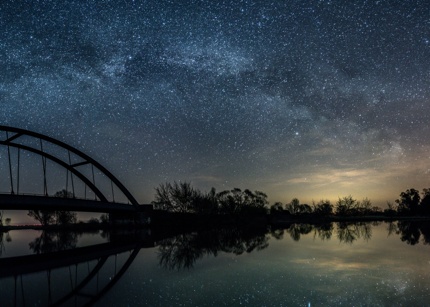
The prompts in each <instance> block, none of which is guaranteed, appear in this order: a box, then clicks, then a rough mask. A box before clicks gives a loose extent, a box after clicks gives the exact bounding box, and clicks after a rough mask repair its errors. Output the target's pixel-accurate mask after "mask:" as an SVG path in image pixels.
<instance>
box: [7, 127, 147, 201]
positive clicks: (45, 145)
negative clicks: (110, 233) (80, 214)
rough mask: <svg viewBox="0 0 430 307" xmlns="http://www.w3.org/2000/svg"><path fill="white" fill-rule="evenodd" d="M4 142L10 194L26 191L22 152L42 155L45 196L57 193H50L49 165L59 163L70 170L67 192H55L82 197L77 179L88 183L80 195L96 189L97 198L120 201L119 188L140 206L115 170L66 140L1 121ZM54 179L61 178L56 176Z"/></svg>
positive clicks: (125, 195) (66, 186) (66, 184)
mask: <svg viewBox="0 0 430 307" xmlns="http://www.w3.org/2000/svg"><path fill="white" fill-rule="evenodd" d="M2 146H3V147H4V148H5V149H4V150H3V152H2V153H3V155H4V158H6V163H5V164H6V169H7V170H5V171H6V174H3V177H9V180H8V181H9V183H8V185H9V191H8V192H6V193H7V194H10V195H24V194H25V192H23V191H22V178H21V177H22V172H23V170H22V169H21V168H23V167H22V156H23V155H24V154H26V155H29V154H30V155H35V156H38V157H39V159H40V160H39V163H40V164H41V166H42V167H41V170H40V171H41V172H42V173H43V176H42V177H43V192H42V193H41V196H43V197H49V196H53V195H49V190H48V185H49V183H48V167H49V165H51V164H55V165H57V167H58V166H59V168H60V169H63V170H65V171H66V178H65V179H66V180H65V188H63V190H62V194H63V195H61V193H60V195H58V194H57V195H55V196H57V197H58V196H64V197H65V198H72V199H76V198H79V197H78V196H77V193H76V190H77V189H76V185H77V182H80V184H81V185H82V184H83V186H84V197H80V198H83V199H88V195H90V192H92V194H93V195H94V199H93V201H94V200H95V201H101V202H104V203H116V198H115V197H116V195H115V191H117V194H118V191H119V192H120V194H122V195H121V197H122V198H124V197H125V199H126V201H127V202H128V203H129V204H131V205H132V206H134V207H135V208H136V209H137V208H138V206H139V204H138V202H137V200H136V199H135V198H134V197H133V195H132V194H131V193H130V192H129V191H128V190H127V189H126V187H125V186H124V185H123V184H122V183H121V182H120V181H119V180H118V179H117V178H116V177H115V176H114V175H113V174H112V173H111V172H109V171H108V170H107V169H106V168H105V167H103V166H102V165H101V164H100V163H98V162H97V161H96V160H94V159H93V158H91V157H90V156H88V155H86V154H85V153H83V152H81V151H80V150H78V149H76V148H74V147H72V146H70V145H68V144H66V143H64V142H61V141H59V140H56V139H54V138H52V137H49V136H46V135H43V134H40V133H36V132H33V131H29V130H24V129H19V128H14V127H8V126H2V125H0V147H2ZM0 156H1V155H0ZM48 161H49V163H48ZM3 172H4V170H3ZM96 174H97V178H99V177H100V175H101V176H102V177H103V178H104V179H103V180H101V181H104V182H105V183H106V182H109V185H110V189H109V190H110V191H108V192H106V187H105V186H106V184H104V188H102V187H101V185H102V184H101V183H99V182H98V181H99V180H97V181H96ZM4 175H6V176H4ZM53 180H59V179H57V178H54V179H53ZM87 191H88V193H87Z"/></svg>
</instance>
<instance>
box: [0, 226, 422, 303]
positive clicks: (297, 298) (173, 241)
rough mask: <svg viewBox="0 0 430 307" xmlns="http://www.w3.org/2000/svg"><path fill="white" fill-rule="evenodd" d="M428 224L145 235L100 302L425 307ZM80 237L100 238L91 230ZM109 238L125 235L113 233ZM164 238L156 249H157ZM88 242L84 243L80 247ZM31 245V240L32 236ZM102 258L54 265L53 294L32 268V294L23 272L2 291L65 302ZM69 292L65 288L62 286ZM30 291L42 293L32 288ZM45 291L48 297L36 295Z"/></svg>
mask: <svg viewBox="0 0 430 307" xmlns="http://www.w3.org/2000/svg"><path fill="white" fill-rule="evenodd" d="M427 228H429V227H428V226H427V225H426V223H425V222H420V223H419V224H410V223H408V222H401V223H399V224H397V223H391V224H389V223H374V224H372V223H355V224H353V223H350V224H345V223H344V224H326V225H319V226H311V225H299V224H295V225H294V224H293V225H290V226H289V227H288V228H287V229H272V230H271V231H266V229H260V228H254V229H253V230H252V231H249V230H247V231H245V230H243V229H234V230H225V229H218V230H216V231H206V232H199V233H197V232H194V233H188V234H181V235H179V236H175V237H173V238H163V237H161V238H160V237H157V238H154V236H153V235H149V234H148V233H145V234H144V237H145V239H144V240H143V241H144V244H143V245H142V241H141V242H140V243H141V245H140V246H139V248H140V251H139V252H138V254H137V257H136V258H134V259H132V262H131V265H130V266H129V267H127V269H126V270H125V271H124V272H123V275H121V276H120V277H119V278H117V279H118V280H117V282H115V283H114V284H113V285H112V286H111V287H110V288H109V291H105V293H103V295H101V296H100V298H99V299H98V300H97V301H96V303H95V304H96V305H98V306H106V305H119V306H131V305H133V306H183V305H190V306H220V305H221V306H236V305H240V304H243V305H248V306H262V305H266V306H309V305H311V306H333V305H347V306H349V305H371V306H405V305H415V306H417V305H419V306H425V305H428V304H429V303H428V302H430V291H429V288H430V278H429V277H430V276H429V275H430V274H429V271H430V246H429V245H427V243H426V242H428V241H429V240H428V239H429V238H430V236H428V234H429V233H430V232H429V231H428V230H427ZM92 236H93V237H92V239H91V240H90V241H91V242H93V241H94V234H92ZM11 237H12V241H11V242H5V241H4V242H3V244H4V252H3V257H4V256H5V255H6V254H7V255H8V257H10V256H9V255H13V254H14V253H13V252H11V251H10V252H9V251H8V249H11V248H12V246H13V245H12V243H13V242H14V240H15V238H20V239H19V241H20V244H21V241H23V239H22V238H21V237H20V236H15V235H14V232H12V233H11ZM126 237H128V238H129V239H130V236H126ZM138 237H140V238H141V237H142V236H141V235H140V236H138ZM79 238H80V240H82V239H83V240H87V242H90V241H88V238H87V237H86V235H81V236H80V237H79ZM99 239H100V241H99V242H98V243H101V242H107V239H106V236H105V237H104V238H103V237H101V236H100V238H99ZM17 240H18V239H17ZM109 240H110V241H115V240H113V239H112V237H109ZM116 240H117V242H116V243H115V246H116V247H117V246H120V244H118V241H119V242H121V244H125V243H126V242H124V240H123V239H121V238H119V239H116ZM154 240H155V241H154ZM31 241H34V238H33V240H31ZM96 241H97V240H96ZM138 241H139V240H138ZM154 243H155V244H156V246H154V247H151V244H154ZM79 244H81V243H80V241H79V240H78V241H77V242H76V245H79ZM24 245H25V244H24ZM26 245H27V247H28V246H29V242H28V241H27V243H26ZM62 246H67V244H66V245H62ZM142 246H143V247H142ZM131 254H132V250H128V251H121V252H118V253H116V254H114V255H112V256H110V257H109V258H107V260H106V263H105V264H104V266H103V269H101V270H100V271H99V272H98V273H97V274H98V277H97V278H98V279H97V280H96V279H95V280H94V282H93V284H92V285H89V286H88V289H86V291H89V290H91V291H93V292H91V293H98V292H97V291H99V292H100V289H103V287H104V285H106V283H109V281H110V280H112V279H115V276H116V273H117V272H118V271H120V270H121V267H123V265H124V263H126V262H127V261H128V259H130V255H131ZM98 259H100V258H98ZM97 261H99V260H97V259H95V260H91V261H87V262H86V263H82V264H79V265H72V266H68V267H64V268H62V269H55V270H54V269H53V270H51V273H50V274H51V277H52V276H54V273H55V283H54V282H53V279H54V277H52V280H51V289H50V290H49V291H48V290H47V289H48V284H47V282H46V280H47V272H46V271H44V272H40V273H32V274H28V275H23V277H22V279H23V281H24V283H23V285H24V287H23V291H21V290H20V289H21V286H20V278H21V277H18V278H16V279H15V277H11V276H9V277H4V278H3V277H2V278H1V279H0V292H1V293H0V295H1V297H2V298H6V297H7V298H8V302H10V303H11V304H12V305H13V303H14V302H15V301H14V300H16V298H17V297H19V295H18V296H17V295H16V293H18V294H20V293H21V292H22V293H24V295H21V297H19V299H18V300H16V301H17V302H18V305H20V304H22V303H23V302H24V301H25V302H26V303H27V304H30V305H33V303H34V301H35V300H38V302H39V303H34V304H35V305H41V306H43V305H46V302H48V303H49V302H51V303H55V302H56V299H57V298H58V297H61V295H63V296H64V295H67V294H66V292H67V291H66V290H67V287H69V288H70V289H72V288H73V287H72V286H73V284H74V283H75V284H77V283H78V282H77V281H78V280H79V279H85V278H86V277H85V276H86V275H88V272H91V270H92V269H93V268H94V267H96V266H97V263H98V262H97ZM80 274H82V275H80ZM85 274H86V275H85ZM78 275H79V276H78ZM16 281H17V282H16ZM15 284H17V285H18V287H15ZM29 284H31V285H40V286H41V287H42V288H43V289H44V290H43V291H42V290H36V289H35V288H34V286H33V288H32V289H31V290H28V285H29ZM26 285H27V286H26ZM59 285H61V286H60V287H59ZM16 289H18V290H19V291H17V290H16ZM59 290H61V291H60V292H61V295H60V294H56V293H55V291H57V292H58V291H59ZM27 291H30V292H31V293H32V294H31V295H27ZM37 294H40V295H42V294H43V295H45V296H44V297H38V298H36V297H37ZM49 295H50V296H49ZM94 295H95V294H94ZM26 298H27V299H26ZM29 300H32V303H29ZM85 303H88V300H77V299H73V300H70V301H69V302H68V304H69V305H73V306H75V305H77V306H79V305H82V304H85Z"/></svg>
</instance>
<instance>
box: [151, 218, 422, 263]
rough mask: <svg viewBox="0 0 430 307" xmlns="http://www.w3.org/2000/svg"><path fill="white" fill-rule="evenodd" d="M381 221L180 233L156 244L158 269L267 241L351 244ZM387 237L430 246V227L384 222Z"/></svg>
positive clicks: (259, 247) (251, 248) (255, 247)
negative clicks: (307, 237) (396, 236)
mask: <svg viewBox="0 0 430 307" xmlns="http://www.w3.org/2000/svg"><path fill="white" fill-rule="evenodd" d="M381 223H382V222H338V223H324V224H291V225H289V226H288V227H284V228H273V227H271V228H269V229H268V230H267V229H258V230H255V229H251V230H250V229H239V228H234V229H231V228H227V229H215V230H210V231H202V232H193V233H187V234H181V235H178V236H174V237H171V238H168V239H164V240H162V241H160V242H158V245H159V248H158V260H159V264H160V266H162V267H164V268H166V269H170V270H180V269H190V268H192V267H193V266H194V264H195V262H196V261H198V260H200V259H202V258H203V257H205V256H217V255H218V254H219V253H220V252H224V253H233V254H235V255H240V254H243V253H251V252H253V251H260V250H263V249H265V248H267V247H268V246H269V241H270V238H274V239H276V240H282V239H286V237H290V238H291V239H292V240H294V241H300V239H301V238H302V237H304V236H311V237H312V238H313V239H319V240H323V241H326V240H331V239H335V240H338V241H339V242H340V243H343V244H353V243H354V242H356V241H357V240H365V241H369V240H371V239H372V235H373V228H374V227H375V226H379V225H381ZM385 224H386V229H387V233H388V235H389V236H392V235H398V236H399V237H400V239H401V240H402V241H403V242H406V243H407V244H409V245H415V244H417V243H419V242H421V243H422V244H430V225H429V224H428V222H427V221H422V222H411V221H393V222H388V223H387V222H385Z"/></svg>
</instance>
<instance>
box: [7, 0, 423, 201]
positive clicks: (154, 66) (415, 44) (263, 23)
mask: <svg viewBox="0 0 430 307" xmlns="http://www.w3.org/2000/svg"><path fill="white" fill-rule="evenodd" d="M0 29H1V31H0V123H1V124H3V125H9V126H14V127H19V128H24V129H29V130H33V131H36V132H39V133H43V134H46V135H49V136H51V137H54V138H57V139H59V140H62V141H64V142H66V143H69V144H71V145H73V146H75V147H76V148H78V149H80V150H82V151H83V152H85V153H87V154H89V155H90V156H92V157H93V158H95V159H96V160H97V161H98V162H100V163H101V164H103V165H104V166H105V167H107V168H108V169H109V170H110V171H111V172H112V173H113V174H115V175H116V176H117V177H118V178H119V179H120V180H121V181H122V182H123V183H124V184H125V185H126V186H127V187H128V188H129V189H130V191H131V192H132V193H133V194H134V195H135V196H136V198H137V199H138V200H139V201H140V202H142V203H147V202H150V201H151V200H153V196H154V187H156V186H158V185H159V184H160V183H163V182H166V181H168V182H173V181H174V180H177V181H178V180H181V181H190V182H191V183H192V184H193V185H194V186H195V187H197V188H199V189H201V190H203V191H204V190H209V189H210V187H212V186H213V187H215V188H216V189H217V190H218V191H221V190H224V189H232V188H234V187H239V188H242V189H244V188H249V189H251V190H261V191H264V192H266V193H267V194H268V195H269V201H270V202H272V203H273V202H275V201H281V202H284V203H285V202H289V201H290V200H291V198H293V197H298V198H299V199H300V200H301V201H302V202H311V201H312V199H313V200H315V201H318V200H320V199H321V198H329V199H332V200H336V199H337V197H338V196H341V197H342V196H346V195H349V194H351V195H353V196H354V197H355V198H358V199H361V198H364V197H369V198H370V199H371V200H372V201H373V202H374V203H375V204H384V203H385V201H387V200H390V201H393V200H394V199H396V198H397V197H398V195H399V193H400V192H401V191H404V190H405V189H407V188H411V187H414V188H416V189H419V190H421V189H422V188H425V187H430V175H429V173H430V133H429V132H430V131H429V130H430V129H429V124H428V123H429V118H430V4H429V2H428V1H427V0H422V1H420V0H418V1H417V0H415V1H403V0H398V1H383V0H381V1H376V0H375V1H344V0H333V1H330V0H327V1H323V0H320V1H303V0H297V1H239V0H237V1H213V0H208V1H173V0H172V1H160V0H158V1H128V0H124V1H33V0H31V1H30V0H27V1H2V2H1V4H0Z"/></svg>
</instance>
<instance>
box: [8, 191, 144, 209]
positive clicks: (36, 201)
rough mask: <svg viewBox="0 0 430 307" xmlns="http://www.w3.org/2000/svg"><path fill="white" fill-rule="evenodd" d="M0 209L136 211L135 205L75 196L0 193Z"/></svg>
mask: <svg viewBox="0 0 430 307" xmlns="http://www.w3.org/2000/svg"><path fill="white" fill-rule="evenodd" d="M0 210H52V211H80V212H103V213H121V212H124V213H125V212H136V207H135V206H133V205H129V204H119V203H111V202H102V201H95V200H86V199H76V198H62V197H48V196H33V195H11V194H0Z"/></svg>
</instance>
